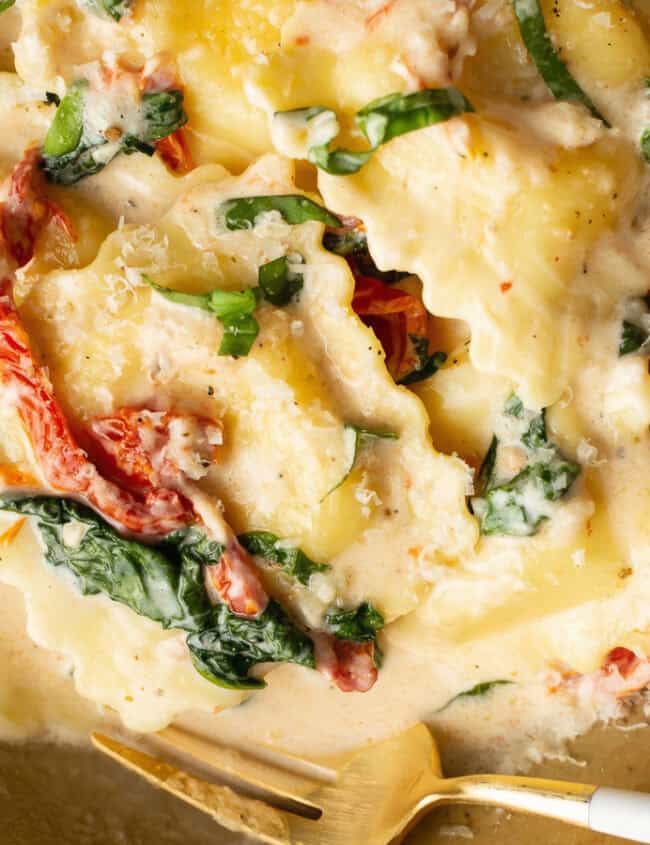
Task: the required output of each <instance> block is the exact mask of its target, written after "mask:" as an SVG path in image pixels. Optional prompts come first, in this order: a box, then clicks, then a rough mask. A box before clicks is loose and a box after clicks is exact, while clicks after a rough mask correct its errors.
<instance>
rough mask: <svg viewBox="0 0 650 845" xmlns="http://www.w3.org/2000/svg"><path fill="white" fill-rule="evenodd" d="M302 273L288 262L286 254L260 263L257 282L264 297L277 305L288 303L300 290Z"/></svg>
mask: <svg viewBox="0 0 650 845" xmlns="http://www.w3.org/2000/svg"><path fill="white" fill-rule="evenodd" d="M303 281H304V280H303V275H302V273H300V272H299V271H298V270H296V269H295V264H290V263H289V259H288V258H287V256H286V255H283V256H281V257H280V258H276V259H275V261H269V262H268V264H262V266H261V267H260V268H259V271H258V284H259V286H260V288H261V289H262V291H263V293H264V299H267V300H268V301H269V302H270V303H272V304H273V305H277V306H283V305H288V304H289V302H291V300H292V299H293V297H294V296H295V295H296V294H297V293H299V292H300V291H301V290H302V286H303Z"/></svg>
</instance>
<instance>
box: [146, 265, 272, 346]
mask: <svg viewBox="0 0 650 845" xmlns="http://www.w3.org/2000/svg"><path fill="white" fill-rule="evenodd" d="M142 278H143V280H144V281H145V282H146V283H147V284H148V285H150V286H151V287H152V288H153V289H154V290H155V291H156V293H159V294H160V295H161V296H164V297H165V298H166V299H169V300H170V301H171V302H176V303H178V304H179V305H189V306H190V307H192V308H201V309H202V310H203V311H209V312H210V313H212V314H214V315H215V317H216V318H217V319H218V320H219V322H220V323H221V325H222V326H223V337H222V338H221V344H220V346H219V353H218V354H219V355H235V356H243V355H248V353H249V352H250V351H251V347H252V346H253V344H254V343H255V339H256V338H257V335H258V334H259V331H260V326H259V323H258V322H257V320H256V319H255V317H253V311H254V310H255V308H256V307H257V304H258V302H259V300H260V298H261V292H260V290H259V289H257V288H247V289H246V290H243V291H229V290H213V291H210V293H204V294H195V293H183V292H182V291H177V290H171V289H170V288H164V287H162V286H161V285H158V284H156V282H154V281H153V279H151V278H150V277H149V276H147V275H146V274H144V273H143V274H142Z"/></svg>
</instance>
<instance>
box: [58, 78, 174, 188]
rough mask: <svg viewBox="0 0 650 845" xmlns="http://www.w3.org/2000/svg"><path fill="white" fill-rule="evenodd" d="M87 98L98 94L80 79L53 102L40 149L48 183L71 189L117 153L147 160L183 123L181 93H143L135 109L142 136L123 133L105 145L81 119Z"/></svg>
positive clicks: (99, 134) (105, 139) (104, 139)
mask: <svg viewBox="0 0 650 845" xmlns="http://www.w3.org/2000/svg"><path fill="white" fill-rule="evenodd" d="M88 96H99V95H97V94H92V95H91V94H90V92H89V84H88V82H87V81H86V80H83V79H82V80H77V81H76V82H73V83H72V84H71V85H70V86H69V87H68V90H67V92H66V95H65V97H63V99H62V100H61V102H60V103H59V106H58V108H57V110H56V114H55V115H54V120H53V121H52V124H51V126H50V128H49V131H48V133H47V135H46V137H45V142H44V144H43V164H42V166H43V170H44V172H45V175H46V176H47V178H48V179H49V180H50V181H51V182H57V183H60V184H62V185H73V184H75V183H76V182H78V181H79V180H80V179H83V178H85V177H86V176H92V175H93V174H95V173H99V171H100V170H103V169H104V167H106V165H107V164H109V163H110V162H111V161H112V160H113V159H114V158H115V157H116V156H118V155H119V154H120V153H125V154H126V155H131V154H132V153H135V152H140V153H145V154H146V155H153V154H154V152H155V144H156V142H157V141H160V140H161V139H162V138H166V137H167V136H168V135H170V134H171V133H172V132H174V131H176V130H177V129H179V128H180V127H181V126H183V125H184V124H185V123H186V122H187V115H186V114H185V111H184V110H183V94H182V92H181V91H161V92H158V93H145V94H143V95H142V97H141V99H140V103H139V104H138V108H139V109H140V111H141V118H142V121H141V122H142V126H143V130H142V132H141V133H140V134H139V135H134V134H132V133H124V134H123V135H122V136H121V137H120V138H119V140H117V141H111V142H109V141H108V139H107V138H106V137H105V136H104V135H103V134H101V133H100V132H98V131H96V130H95V129H93V128H92V127H90V126H89V125H88V124H87V122H86V120H85V115H86V100H87V98H88ZM117 128H119V127H117Z"/></svg>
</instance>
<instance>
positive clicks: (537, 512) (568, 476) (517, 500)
mask: <svg viewBox="0 0 650 845" xmlns="http://www.w3.org/2000/svg"><path fill="white" fill-rule="evenodd" d="M504 413H505V414H506V415H507V416H510V417H514V418H515V419H517V420H518V421H519V422H520V434H519V441H518V443H516V444H515V445H514V448H515V449H516V450H518V451H519V452H520V453H521V461H522V463H523V466H522V467H521V469H519V471H517V472H514V473H506V475H505V477H502V474H501V473H500V472H499V471H498V459H499V451H500V447H501V443H500V440H499V438H498V437H497V436H496V435H495V436H494V437H493V438H492V442H491V443H490V448H489V449H488V451H487V454H486V456H485V459H484V461H483V465H482V466H481V469H480V470H479V474H478V478H477V492H478V495H477V496H474V497H473V498H472V500H471V507H472V511H473V512H474V514H475V516H476V517H477V518H478V519H479V522H480V526H481V533H482V534H485V535H492V534H506V535H510V536H515V537H527V536H530V535H531V534H535V533H536V532H537V531H538V530H539V528H540V526H541V525H542V523H543V522H545V521H546V520H547V519H549V518H550V515H551V511H550V509H549V507H548V504H547V503H551V502H556V501H558V500H559V499H561V498H562V497H563V496H564V495H565V494H566V493H567V492H568V491H569V489H570V488H571V486H572V484H573V482H574V481H575V480H576V478H577V477H578V475H579V474H580V467H579V466H578V464H575V463H572V462H571V461H568V460H566V459H565V458H564V457H563V456H562V454H561V453H560V450H559V449H558V447H557V446H556V445H555V444H554V443H552V442H551V441H550V440H549V439H548V435H547V432H546V417H545V410H543V411H542V412H541V413H540V414H533V413H531V412H527V411H525V409H524V407H523V403H521V402H520V400H519V399H518V398H517V397H516V396H511V397H510V398H509V399H508V401H507V403H506V406H505V409H504ZM507 445H508V446H510V444H507ZM510 448H513V447H510ZM508 475H510V477H508Z"/></svg>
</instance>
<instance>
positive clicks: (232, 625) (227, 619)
mask: <svg viewBox="0 0 650 845" xmlns="http://www.w3.org/2000/svg"><path fill="white" fill-rule="evenodd" d="M187 645H188V647H189V649H190V654H191V655H192V661H193V663H194V666H195V668H196V670H197V671H198V672H199V673H200V674H201V675H202V676H203V677H204V678H206V679H207V680H209V681H212V683H215V684H218V685H219V686H223V687H230V688H233V689H260V688H261V687H264V686H266V685H265V683H264V681H261V680H257V679H255V678H251V677H249V675H248V673H249V671H250V669H251V668H252V667H253V666H255V665H256V664H258V663H284V662H290V663H297V664H298V665H300V666H307V667H308V668H310V669H313V668H315V665H316V662H315V658H314V645H313V643H312V641H311V640H310V639H309V637H307V636H306V635H305V634H303V633H302V632H301V631H299V630H298V629H297V628H296V627H295V626H294V625H293V624H292V623H291V621H290V620H289V618H288V617H287V615H286V614H285V612H284V611H283V610H282V608H281V607H280V605H279V604H278V603H277V602H276V601H273V600H271V601H270V602H269V604H268V605H267V608H266V610H265V611H264V613H262V614H260V616H258V617H257V618H255V619H251V618H250V617H241V616H236V615H235V614H234V613H232V612H231V611H230V610H229V609H228V608H227V607H226V605H225V604H220V605H217V606H216V607H214V608H213V609H212V615H211V618H210V621H209V625H208V627H207V628H206V629H205V630H203V631H200V632H198V633H195V634H191V635H190V636H189V637H188V638H187Z"/></svg>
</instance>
